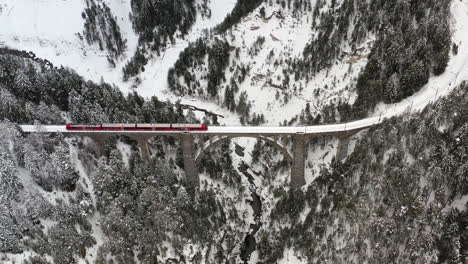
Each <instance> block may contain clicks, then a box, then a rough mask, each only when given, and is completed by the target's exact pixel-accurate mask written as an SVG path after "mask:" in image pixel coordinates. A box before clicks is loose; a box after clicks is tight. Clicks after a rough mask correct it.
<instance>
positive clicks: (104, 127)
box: [66, 123, 208, 131]
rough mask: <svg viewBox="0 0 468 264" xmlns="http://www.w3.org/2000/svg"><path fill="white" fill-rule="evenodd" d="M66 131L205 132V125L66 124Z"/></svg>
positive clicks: (206, 128)
mask: <svg viewBox="0 0 468 264" xmlns="http://www.w3.org/2000/svg"><path fill="white" fill-rule="evenodd" d="M66 129H67V130H76V131H207V130H208V126H207V125H206V124H138V123H136V124H99V125H81V124H67V125H66Z"/></svg>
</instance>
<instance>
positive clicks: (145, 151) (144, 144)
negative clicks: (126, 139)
mask: <svg viewBox="0 0 468 264" xmlns="http://www.w3.org/2000/svg"><path fill="white" fill-rule="evenodd" d="M136 141H137V143H138V147H139V148H140V150H141V156H142V158H143V159H144V160H150V159H151V152H150V150H149V146H148V141H149V138H147V137H138V138H137V139H136Z"/></svg>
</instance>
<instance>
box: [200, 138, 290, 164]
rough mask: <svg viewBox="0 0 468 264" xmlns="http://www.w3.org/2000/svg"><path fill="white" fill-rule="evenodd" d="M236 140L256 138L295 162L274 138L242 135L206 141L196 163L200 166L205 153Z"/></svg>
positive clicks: (283, 146) (284, 147)
mask: <svg viewBox="0 0 468 264" xmlns="http://www.w3.org/2000/svg"><path fill="white" fill-rule="evenodd" d="M234 138H254V139H259V140H262V141H265V142H269V143H271V144H272V145H273V146H275V147H276V148H277V149H278V150H279V151H280V152H281V153H282V154H283V156H284V157H285V158H286V159H287V160H288V161H289V162H293V159H294V158H293V155H292V153H291V152H289V151H288V148H287V146H286V145H283V144H282V143H281V142H278V141H276V140H274V139H273V138H271V137H267V136H249V135H242V136H215V137H213V138H211V140H208V141H206V142H205V144H204V145H203V146H201V148H199V149H198V151H197V152H196V154H195V158H194V159H195V163H196V164H200V161H201V159H202V158H203V157H204V156H205V152H206V151H208V150H209V149H212V148H214V147H217V146H218V145H220V144H221V143H223V142H225V141H226V140H230V139H234Z"/></svg>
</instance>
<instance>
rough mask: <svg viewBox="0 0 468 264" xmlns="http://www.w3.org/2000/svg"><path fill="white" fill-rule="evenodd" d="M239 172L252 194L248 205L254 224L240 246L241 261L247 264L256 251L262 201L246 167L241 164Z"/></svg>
mask: <svg viewBox="0 0 468 264" xmlns="http://www.w3.org/2000/svg"><path fill="white" fill-rule="evenodd" d="M238 169H239V171H240V172H242V174H244V176H246V177H247V179H248V181H249V183H250V191H251V192H252V194H251V196H252V201H249V203H250V205H251V206H252V210H253V212H254V213H253V216H254V221H255V223H254V224H250V233H248V234H247V236H246V237H245V239H244V243H243V244H242V247H241V256H240V257H241V259H242V261H243V262H244V264H247V263H248V261H249V260H250V256H251V255H252V253H253V252H254V251H255V250H256V248H257V241H256V240H255V234H257V232H258V230H259V229H260V227H261V225H262V224H261V223H260V217H261V215H262V201H261V199H260V196H259V195H258V194H257V188H256V186H255V182H254V178H253V176H252V174H250V173H248V171H247V170H248V169H249V167H248V165H246V164H245V163H243V162H242V163H241V165H240V166H239V168H238Z"/></svg>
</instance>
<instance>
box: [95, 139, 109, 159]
mask: <svg viewBox="0 0 468 264" xmlns="http://www.w3.org/2000/svg"><path fill="white" fill-rule="evenodd" d="M90 137H91V139H93V140H94V143H95V144H96V154H97V157H98V158H99V157H101V156H102V155H104V152H105V150H106V142H107V140H108V139H109V136H108V135H106V134H104V133H102V134H95V135H92V136H91V135H90Z"/></svg>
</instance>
